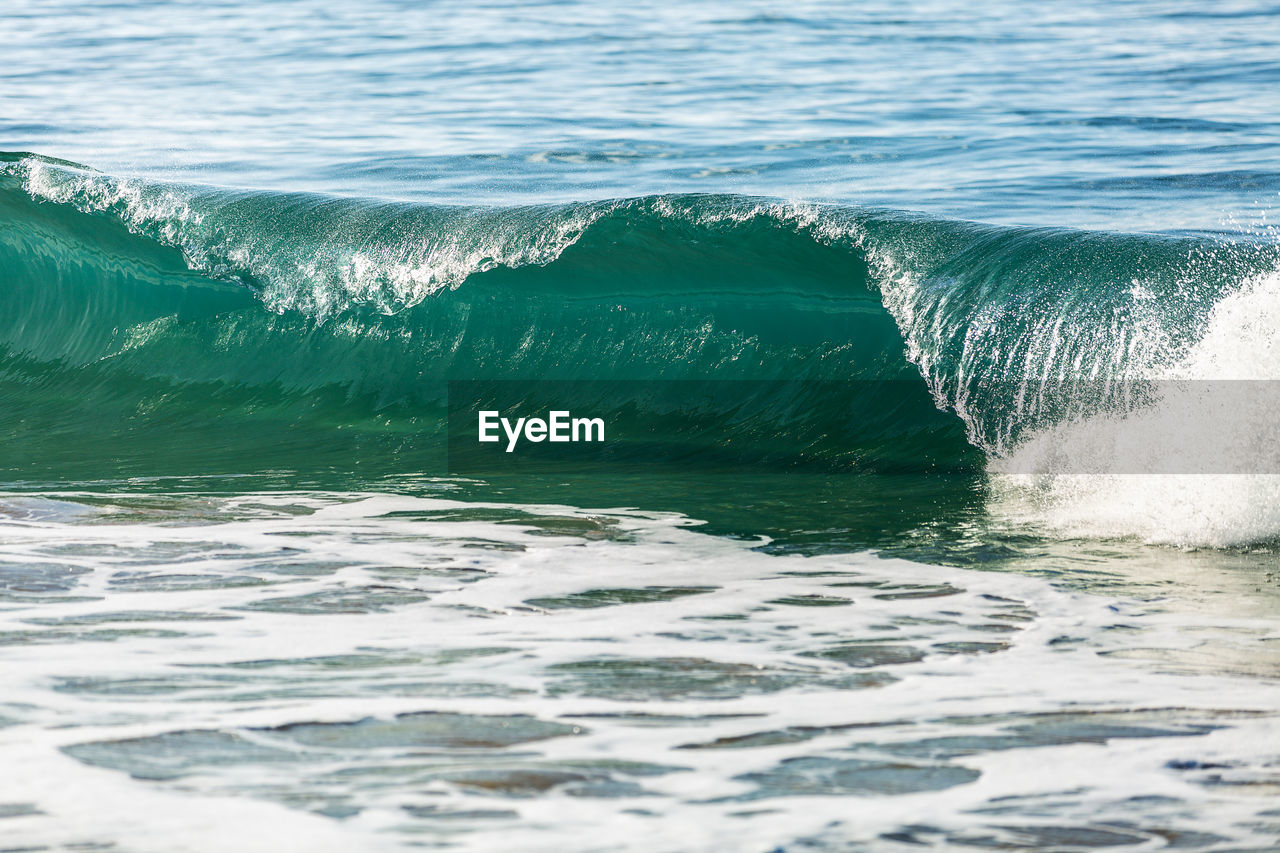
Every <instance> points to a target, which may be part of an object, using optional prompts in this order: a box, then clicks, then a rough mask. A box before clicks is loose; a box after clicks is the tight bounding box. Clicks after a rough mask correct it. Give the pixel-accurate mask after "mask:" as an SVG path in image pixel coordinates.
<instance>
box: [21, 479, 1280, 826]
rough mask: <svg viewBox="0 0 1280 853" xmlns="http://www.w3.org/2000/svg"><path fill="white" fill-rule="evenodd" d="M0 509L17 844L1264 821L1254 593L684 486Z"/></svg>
mask: <svg viewBox="0 0 1280 853" xmlns="http://www.w3.org/2000/svg"><path fill="white" fill-rule="evenodd" d="M0 519H3V520H2V521H0V534H2V535H0V543H2V544H0V560H3V563H0V580H2V581H3V583H4V588H3V589H0V608H3V609H0V639H3V642H4V646H3V654H4V661H5V663H4V672H5V683H6V687H5V695H4V704H3V705H2V706H0V717H3V718H5V720H6V721H7V723H8V724H7V725H6V726H4V727H0V754H3V755H4V756H5V757H6V765H7V767H8V768H9V772H7V773H5V774H3V775H2V776H0V804H5V805H4V806H3V807H0V808H4V809H7V812H8V813H10V814H13V815H14V816H11V817H7V818H3V819H0V829H2V830H3V833H4V838H5V842H6V845H8V846H14V845H16V846H18V847H22V846H24V845H31V846H39V845H48V846H53V847H62V846H69V845H73V844H102V845H108V844H115V845H117V846H118V847H120V848H122V849H128V850H136V851H148V850H156V851H177V850H192V851H204V850H208V851H221V850H228V849H245V850H276V849H283V848H289V849H301V848H306V849H317V850H353V849H370V850H373V849H392V848H397V847H400V846H403V845H406V844H410V843H426V844H428V845H431V844H436V843H448V844H451V845H456V846H457V847H458V848H460V849H505V848H508V847H509V846H510V843H511V839H512V838H513V837H519V839H520V846H521V848H522V849H544V850H553V849H554V850H563V849H592V850H629V849H636V850H655V849H659V850H713V849H739V850H768V849H773V848H775V847H777V846H779V845H791V844H795V845H798V844H799V841H800V840H801V839H811V840H813V842H814V843H815V844H818V845H819V846H833V847H836V848H840V849H843V848H844V846H845V845H848V844H857V843H868V844H872V845H873V846H874V847H875V848H876V849H896V848H898V847H901V848H902V849H916V847H917V845H915V844H912V843H909V840H904V839H906V838H907V836H903V835H901V834H900V833H908V834H909V835H910V838H911V839H914V840H915V841H917V842H924V843H930V844H941V843H944V840H945V843H947V844H949V845H951V846H965V845H969V846H979V847H981V846H982V845H983V844H984V843H985V842H984V841H983V839H984V838H988V839H989V838H992V837H994V838H998V839H1004V840H1006V841H1017V842H1019V843H1024V844H1025V843H1032V844H1033V845H1034V844H1039V845H1041V846H1055V845H1056V846H1057V847H1059V848H1065V849H1073V848H1070V844H1072V843H1081V844H1083V843H1085V841H1087V840H1088V839H1089V838H1093V839H1094V841H1097V840H1098V839H1100V838H1101V839H1104V840H1106V839H1109V841H1108V843H1122V844H1127V845H1134V847H1133V848H1132V849H1155V848H1158V847H1160V846H1162V845H1164V844H1165V843H1166V842H1167V841H1169V840H1170V839H1175V838H1181V839H1182V843H1184V845H1185V847H1186V848H1187V849H1226V848H1228V847H1231V848H1238V847H1240V846H1245V847H1250V846H1252V847H1265V846H1269V845H1270V844H1273V843H1275V842H1276V840H1277V839H1280V829H1278V828H1277V825H1276V824H1277V818H1276V814H1275V812H1274V809H1275V794H1276V793H1277V791H1278V790H1280V777H1278V776H1277V772H1276V767H1277V761H1280V718H1278V717H1280V715H1277V713H1276V709H1277V708H1278V707H1280V686H1278V685H1277V682H1276V680H1275V676H1276V673H1277V671H1280V669H1277V665H1276V664H1277V661H1276V646H1277V644H1278V643H1280V633H1277V632H1276V630H1275V628H1274V624H1273V621H1272V620H1269V619H1267V618H1266V616H1265V613H1256V612H1254V613H1250V612H1247V611H1246V610H1243V609H1241V610H1239V612H1236V613H1230V612H1224V611H1230V610H1232V609H1236V608H1232V607H1230V606H1227V607H1223V606H1214V607H1210V608H1207V609H1206V610H1204V611H1203V612H1198V613H1195V614H1193V615H1191V616H1189V615H1188V612H1186V609H1185V608H1184V607H1182V605H1180V604H1179V603H1178V602H1177V601H1176V600H1175V599H1172V598H1169V599H1165V598H1164V596H1157V597H1153V596H1152V595H1151V594H1150V587H1144V586H1141V585H1138V586H1134V587H1133V590H1132V591H1131V592H1130V593H1125V592H1124V588H1123V587H1122V588H1120V589H1117V590H1116V591H1114V592H1112V593H1109V594H1103V593H1102V592H1099V591H1093V592H1087V591H1069V589H1068V588H1067V587H1065V586H1063V585H1062V584H1058V585H1056V586H1055V585H1054V584H1051V583H1050V582H1049V581H1048V580H1044V579H1039V578H1033V577H1028V576H1023V575H1016V574H1009V573H1003V572H976V571H965V570H960V569H954V568H946V567H937V566H927V565H921V564H917V563H912V562H907V561H904V560H891V559H880V558H878V557H876V556H875V555H873V554H860V555H843V556H829V557H800V556H775V555H770V554H766V553H762V552H760V551H757V550H753V549H752V546H753V544H756V543H747V542H740V541H733V540H727V539H721V538H716V537H711V536H707V535H704V534H701V533H698V532H697V531H696V527H695V526H693V523H692V522H691V521H690V520H689V519H686V518H683V517H681V516H677V515H671V514H650V513H639V512H628V511H586V510H579V509H571V508H567V507H529V506H525V507H514V506H504V505H498V504H475V503H464V502H459V501H452V500H445V499H425V498H410V497H399V496H389V495H328V494H314V493H313V494H277V495H246V496H241V497H236V498H198V497H163V498H162V497H145V496H144V497H137V496H135V497H126V496H116V497H113V498H109V499H104V498H101V497H99V498H89V497H82V496H76V495H65V496H58V497H57V499H53V500H51V499H48V498H30V497H24V496H17V495H14V496H9V497H7V498H4V499H3V502H0ZM1111 568H1114V566H1111ZM1088 576H1089V572H1087V571H1086V572H1084V573H1083V574H1082V577H1088ZM1159 583H1160V581H1159V580H1157V581H1156V584H1157V587H1156V588H1159ZM1076 586H1079V584H1076ZM1085 586H1086V587H1087V586H1089V585H1088V584H1086V585H1085ZM1094 586H1096V587H1098V588H1100V589H1104V588H1105V587H1106V586H1107V584H1105V583H1099V584H1094ZM1194 586H1195V585H1194V583H1192V584H1184V585H1182V586H1181V590H1182V591H1183V592H1184V593H1185V591H1186V590H1187V589H1194ZM690 587H697V588H701V589H699V590H697V591H696V594H687V595H683V596H680V597H671V596H670V595H666V596H665V597H667V598H668V599H669V600H665V601H662V600H652V601H649V602H647V603H619V594H618V593H610V594H606V595H605V596H604V603H606V604H608V606H599V607H592V608H582V607H572V606H566V605H567V604H573V603H577V604H582V603H584V600H583V599H581V598H578V599H575V598H573V596H575V595H578V594H581V593H584V592H586V591H588V590H602V589H603V590H618V589H629V590H647V592H642V593H640V594H641V595H649V596H650V597H651V598H655V599H656V598H662V597H664V595H663V594H660V593H658V592H655V588H667V589H670V588H690ZM1176 589H1177V588H1174V589H1169V588H1166V593H1168V594H1172V593H1173V592H1175V591H1176ZM685 591H688V590H687V589H686V590H685ZM633 595H634V593H633ZM566 597H567V598H566ZM595 603H601V602H600V601H597V602H595ZM815 653H816V654H817V655H818V656H812V655H814V654H815ZM823 655H825V656H823ZM584 662H594V664H592V665H589V666H586V667H585V668H584V666H583V663H584ZM1206 670H1208V671H1206ZM422 712H434V714H435V716H426V717H408V718H401V720H402V721H405V720H407V721H409V722H408V723H405V725H404V726H402V730H396V731H399V734H395V733H393V734H392V735H387V734H386V733H385V731H383V730H381V729H377V727H376V726H372V724H369V723H366V724H364V725H363V726H360V727H352V726H342V725H337V726H334V727H332V728H314V727H313V728H311V729H304V730H296V729H280V728H278V727H280V726H287V725H289V724H299V723H313V722H330V723H338V724H341V723H352V722H355V721H359V720H363V719H366V718H377V719H378V720H382V721H384V722H387V721H393V720H395V719H396V715H402V714H420V713H422ZM441 715H446V716H441ZM447 715H470V716H458V717H452V716H447ZM519 715H528V717H531V718H533V719H532V720H531V719H528V718H524V717H521V716H519ZM537 721H540V722H537ZM371 726H372V728H371ZM529 726H533V727H535V728H537V727H539V726H540V727H541V728H540V729H538V731H537V732H535V734H536V736H537V739H532V740H529V739H526V738H525V737H524V736H523V735H520V734H519V733H520V732H522V731H524V729H525V728H527V727H529ZM415 727H416V728H415ZM392 728H393V729H394V728H395V725H392ZM495 730H496V731H498V732H502V731H507V730H511V731H515V732H517V735H516V736H515V737H513V738H511V739H510V740H509V741H507V742H506V743H507V745H505V746H504V745H500V744H499V745H490V746H483V745H476V744H474V743H473V744H471V745H467V744H466V743H464V742H462V741H463V740H465V737H467V736H471V737H480V736H481V735H482V734H483V732H485V731H489V732H492V731H495ZM379 731H383V733H382V734H381V735H379V734H378V732H379ZM442 731H443V732H444V734H441V732H442ZM193 732H194V733H202V734H195V735H193V734H190V733H193ZM406 732H408V733H407V734H406ZM477 732H480V733H481V735H476V733H477ZM184 733H185V734H184ZM216 733H223V734H221V735H218V734H216ZM548 733H550V734H552V735H553V736H549V737H548V736H547V735H548ZM762 733H770V734H768V735H764V734H762ZM228 735H233V736H234V737H233V738H232V739H231V740H227V736H228ZM158 736H167V738H168V739H167V740H166V739H163V738H162V739H160V740H141V741H134V742H133V743H129V744H123V745H121V744H118V743H116V742H119V741H122V740H125V739H139V738H141V739H146V738H156V737H158ZM746 736H754V737H752V738H750V739H747V740H739V741H736V742H735V741H733V740H731V739H735V738H745V737H746ZM986 736H1000V738H1001V739H1000V740H993V739H987V738H986ZM497 737H498V740H499V741H501V740H502V736H501V735H500V734H499V735H498V736H497ZM207 738H222V740H217V741H216V742H215V745H214V747H213V748H212V749H211V748H209V747H205V748H204V750H203V751H202V750H201V744H202V743H204V742H205V741H204V740H202V739H207ZM459 738H461V739H462V740H459ZM939 738H946V739H948V740H938V739H939ZM957 738H959V739H962V740H955V739H957ZM726 739H728V740H726ZM717 742H718V746H719V747H721V748H697V749H691V748H683V747H688V746H690V745H695V746H697V745H701V746H704V747H705V746H710V745H717ZM102 744H105V745H102ZM86 745H90V746H86ZM729 746H736V747H738V748H725V747H729ZM73 756H78V758H77V757H73ZM128 771H133V772H134V773H135V774H138V775H141V776H143V777H150V778H132V777H130V776H129V775H127V772H128ZM833 794H839V796H833ZM1137 797H1144V798H1148V799H1143V800H1135V799H1134V798H1137ZM1269 811H1270V814H1268V812H1269ZM904 827H915V828H914V829H904ZM512 833H518V836H513V834H512ZM1037 833H1039V834H1037ZM1089 833H1093V835H1090V834H1089ZM1099 833H1101V835H1099ZM1174 833H1184V835H1182V836H1178V835H1176V834H1174ZM1185 833H1205V835H1186V834H1185ZM886 834H888V836H890V837H885V836H886ZM1054 839H1057V841H1054ZM1063 839H1066V840H1063ZM1081 839H1084V840H1085V841H1081ZM1117 839H1118V840H1117ZM1073 840H1074V841H1073ZM1126 849H1129V848H1126Z"/></svg>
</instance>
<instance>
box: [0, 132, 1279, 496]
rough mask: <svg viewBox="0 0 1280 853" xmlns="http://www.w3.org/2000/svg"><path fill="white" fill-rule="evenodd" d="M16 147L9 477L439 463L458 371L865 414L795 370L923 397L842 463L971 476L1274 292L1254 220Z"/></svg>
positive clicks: (1187, 354) (1193, 349) (7, 267)
mask: <svg viewBox="0 0 1280 853" xmlns="http://www.w3.org/2000/svg"><path fill="white" fill-rule="evenodd" d="M3 161H4V162H3V165H2V166H0V168H2V171H0V225H2V227H0V270H3V273H0V275H2V276H3V282H2V284H0V300H3V308H2V309H0V348H2V353H3V362H2V367H0V370H2V372H0V390H2V393H3V398H4V401H5V406H4V414H3V415H0V418H2V419H3V423H2V424H0V426H2V428H3V429H4V430H5V432H6V434H7V435H9V436H11V439H10V440H9V441H8V442H7V450H6V452H5V454H4V459H3V462H0V468H2V469H3V470H4V471H6V477H7V478H9V479H10V480H14V481H18V480H29V479H80V480H92V479H103V478H111V477H118V476H152V475H156V476H159V475H175V474H207V473H239V472H258V471H262V470H264V469H278V470H282V471H295V472H307V471H310V472H317V471H333V472H341V471H356V470H359V471H361V472H363V474H364V475H367V476H377V475H379V474H392V473H403V472H405V471H416V472H426V473H432V472H439V471H441V470H442V466H443V461H442V454H443V435H442V433H443V412H444V404H445V398H444V395H445V388H446V385H445V383H446V382H447V381H448V380H456V379H502V380H534V379H539V380H753V381H776V380H788V381H793V382H797V381H798V383H799V384H797V386H796V387H797V390H796V391H794V392H788V393H784V394H775V395H771V396H769V399H767V400H762V401H757V402H756V403H755V404H754V405H756V406H757V408H756V410H754V412H753V418H752V419H750V423H751V429H752V430H753V431H754V432H755V434H756V435H757V437H758V434H759V431H760V430H761V429H762V428H763V429H767V426H764V427H762V426H761V425H762V424H764V425H767V424H768V423H770V422H771V418H772V419H773V420H791V421H794V420H795V419H796V418H800V419H801V420H807V421H808V422H810V423H811V424H815V425H817V427H820V428H822V429H826V428H827V427H828V426H831V425H833V424H838V423H841V422H848V421H849V420H851V419H858V418H868V417H870V416H871V415H872V412H870V411H869V410H864V411H861V412H859V411H856V410H851V409H850V408H849V403H848V401H847V400H828V399H824V398H823V397H822V396H821V395H815V394H813V393H812V388H813V387H819V386H816V385H815V386H810V387H809V391H808V392H806V391H805V390H804V382H808V381H813V382H815V383H822V382H848V381H858V382H861V381H867V382H886V381H889V382H901V383H905V386H909V387H912V388H915V389H918V391H919V393H920V394H924V393H926V392H927V393H928V394H930V395H931V399H932V403H933V406H931V407H928V408H929V411H930V412H931V413H932V414H922V413H921V411H920V410H919V408H918V407H916V408H911V410H910V414H909V415H903V416H902V419H900V420H896V421H895V420H894V418H895V417H896V415H893V414H892V413H890V414H889V415H888V416H885V415H884V414H883V413H878V414H877V415H876V416H877V417H878V418H879V420H878V421H877V437H876V438H875V440H874V441H868V442H867V443H865V444H863V445H859V446H858V447H856V448H846V450H849V452H850V454H851V455H850V456H849V458H850V459H853V460H855V461H858V462H860V463H863V464H864V465H865V464H866V463H871V467H872V468H873V469H874V463H875V462H876V460H877V459H879V458H881V457H883V456H886V455H892V454H893V453H895V452H896V453H898V454H899V455H901V454H902V453H903V452H910V453H928V454H930V455H931V458H936V459H938V460H941V461H943V462H945V463H947V464H950V465H958V466H960V467H961V468H964V467H981V466H982V465H983V464H984V460H988V459H994V460H999V459H1004V458H1008V457H1009V456H1011V455H1012V454H1015V453H1017V452H1018V450H1019V449H1020V448H1023V447H1025V446H1026V445H1027V444H1028V442H1029V441H1031V440H1032V439H1033V438H1034V437H1035V436H1037V435H1042V434H1044V432H1045V431H1046V430H1050V429H1052V428H1055V427H1057V426H1060V425H1061V424H1063V423H1065V422H1069V421H1072V420H1073V419H1079V418H1080V417H1081V416H1087V415H1089V414H1090V413H1091V412H1093V411H1095V410H1097V409H1098V408H1099V407H1102V406H1103V405H1104V403H1105V402H1106V401H1105V397H1106V394H1107V389H1108V388H1111V387H1113V386H1114V385H1116V384H1120V383H1124V382H1127V381H1130V380H1134V379H1142V378H1150V377H1153V376H1160V375H1165V374H1170V373H1171V372H1174V373H1176V372H1177V370H1178V369H1179V366H1180V365H1182V366H1184V367H1185V366H1186V365H1193V364H1201V365H1204V364H1210V363H1212V364H1216V365H1218V367H1219V368H1221V359H1217V357H1216V356H1215V355H1214V354H1213V353H1206V352H1205V347H1206V346H1212V345H1213V344H1212V341H1213V340H1218V339H1221V340H1224V341H1225V340H1233V337H1232V336H1231V335H1230V334H1228V333H1225V332H1223V331H1222V328H1221V326H1222V324H1223V323H1224V322H1227V321H1225V320H1223V319H1222V316H1223V313H1222V312H1223V311H1224V310H1226V309H1221V310H1219V311H1218V314H1216V315H1215V313H1214V312H1215V306H1219V305H1220V304H1222V305H1228V306H1231V305H1234V306H1235V307H1234V308H1231V310H1232V311H1234V312H1235V314H1234V315H1233V316H1243V317H1248V316H1249V315H1250V309H1249V307H1248V305H1245V306H1244V307H1241V306H1240V302H1241V301H1242V300H1244V301H1245V302H1248V300H1250V299H1253V300H1264V301H1265V300H1270V299H1272V298H1273V295H1272V294H1271V290H1274V289H1275V288H1274V287H1273V288H1272V289H1271V290H1268V289H1267V285H1266V282H1268V281H1271V282H1273V284H1274V279H1273V278H1272V279H1269V278H1268V277H1267V276H1268V274H1269V273H1270V272H1271V271H1273V270H1274V269H1275V268H1276V253H1275V251H1274V246H1273V245H1270V244H1266V243H1262V242H1259V241H1252V240H1236V241H1226V240H1222V239H1213V240H1211V239H1208V238H1203V237H1170V236H1160V235H1141V234H1109V233H1092V232H1080V231H1069V230H1054V229H1029V228H1024V229H1015V228H1006V227H994V226H987V225H980V224H975V223H968V222H956V221H945V220H936V219H926V218H922V217H917V216H910V215H906V214H900V213H893V212H885V211H875V210H864V209H853V208H838V207H815V206H804V205H795V204H786V203H782V202H777V201H772V200H767V199H755V198H744V197H739V196H708V195H684V196H657V197H647V198H638V199H626V200H613V201H602V202H593V203H576V204H563V205H546V206H530V207H520V208H503V209H494V208H464V207H444V206H431V205H422V204H413V203H407V202H390V201H378V200H360V199H347V198H333V197H327V196H318V195H307V194H282V193H269V192H250V191H238V190H226V189H215V188H209V187H199V186H181V185H171V184H161V183H148V182H140V181H132V180H127V179H120V178H115V177H112V176H108V175H104V174H101V173H98V172H95V171H92V170H90V169H87V168H84V167H80V166H76V165H74V164H69V163H63V162H60V161H54V160H50V159H47V158H40V157H36V156H32V155H20V154H11V155H4V156H3ZM1228 297H1230V299H1231V300H1234V302H1231V301H1224V300H1227V298H1228ZM1215 324H1216V325H1215ZM1255 333H1257V334H1269V332H1264V331H1259V330H1256V329H1255ZM1214 335H1216V336H1217V337H1216V338H1215V337H1214ZM1206 336H1208V337H1206ZM1206 342H1207V343H1206ZM1197 346H1199V349H1198V350H1197ZM1224 346H1225V344H1224ZM1197 359H1198V361H1197ZM1215 359H1217V360H1215ZM1188 369H1191V368H1188ZM1195 369H1200V368H1195ZM1221 373H1222V370H1221V369H1219V370H1218V374H1221ZM797 413H798V414H797ZM678 421H679V418H678V417H677V418H676V423H675V425H674V426H673V427H672V431H671V433H670V434H671V436H672V439H671V440H673V441H680V440H684V439H685V438H688V435H687V434H686V433H687V432H688V431H686V433H682V432H681V429H680V427H679V423H678ZM690 423H692V421H690ZM86 446H89V447H93V448H95V449H94V450H93V451H92V452H91V453H87V454H86V453H85V452H84V449H85V447H86ZM904 447H905V448H909V451H904V450H903V448H904ZM829 450H830V449H829V448H828V450H827V451H823V452H829ZM800 455H804V454H803V452H800ZM837 455H838V454H837ZM846 455H849V454H846ZM844 461H848V460H847V459H846V460H844Z"/></svg>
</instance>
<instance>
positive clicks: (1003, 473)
mask: <svg viewBox="0 0 1280 853" xmlns="http://www.w3.org/2000/svg"><path fill="white" fill-rule="evenodd" d="M1278 330H1280V273H1271V274H1269V275H1263V276H1259V277H1258V278H1255V279H1253V280H1250V281H1247V282H1245V283H1244V284H1243V285H1242V286H1241V287H1240V288H1238V289H1237V290H1236V291H1234V292H1232V293H1230V294H1228V295H1227V296H1225V297H1223V298H1222V299H1221V300H1220V301H1219V302H1218V303H1217V304H1216V305H1215V306H1214V308H1213V311H1212V313H1211V315H1210V316H1209V319H1208V323H1207V325H1206V327H1205V331H1204V333H1203V335H1202V336H1201V337H1200V339H1199V341H1198V342H1197V343H1196V344H1195V345H1194V346H1193V347H1192V348H1191V349H1190V350H1189V351H1188V352H1187V353H1186V354H1185V355H1184V356H1183V357H1182V358H1181V359H1179V360H1178V361H1176V362H1174V363H1173V364H1172V365H1171V366H1168V367H1161V366H1154V365H1153V366H1151V367H1150V368H1149V369H1148V371H1147V374H1146V377H1145V378H1150V379H1153V380H1155V381H1154V382H1152V383H1151V385H1150V386H1149V391H1148V395H1149V399H1148V400H1147V401H1146V402H1145V403H1144V404H1143V405H1140V406H1137V407H1135V408H1133V409H1130V410H1127V411H1121V412H1116V413H1112V414H1105V415H1096V416H1092V417H1087V418H1082V419H1077V420H1071V421H1068V422H1066V423H1061V424H1058V425H1056V426H1054V427H1052V428H1050V429H1046V430H1043V431H1040V432H1039V433H1037V434H1035V435H1033V436H1031V437H1030V438H1029V439H1028V440H1026V441H1024V442H1023V443H1022V444H1021V445H1020V446H1018V447H1017V448H1016V449H1015V450H1014V451H1013V452H1012V453H1010V454H1008V455H1007V456H1003V457H1000V458H997V459H995V460H993V462H992V464H991V471H992V473H993V474H994V475H995V477H994V482H995V485H996V487H997V501H996V504H995V506H996V507H997V509H998V510H999V511H1001V512H1004V513H1011V514H1013V515H1015V516H1020V517H1023V518H1031V519H1035V520H1037V521H1040V522H1043V523H1044V524H1046V525H1047V526H1048V527H1050V528H1051V529H1054V530H1056V531H1058V532H1059V533H1062V534H1065V535H1070V536H1104V537H1137V538H1140V539H1143V540H1146V541H1149V542H1155V543H1163V544H1171V545H1179V546H1192V547H1194V546H1208V547H1226V546H1238V545H1247V544H1250V543H1255V542H1259V541H1265V540H1273V539H1276V538H1278V537H1280V420H1278V419H1277V412H1280V382H1277V381H1276V380H1280V331H1278Z"/></svg>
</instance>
